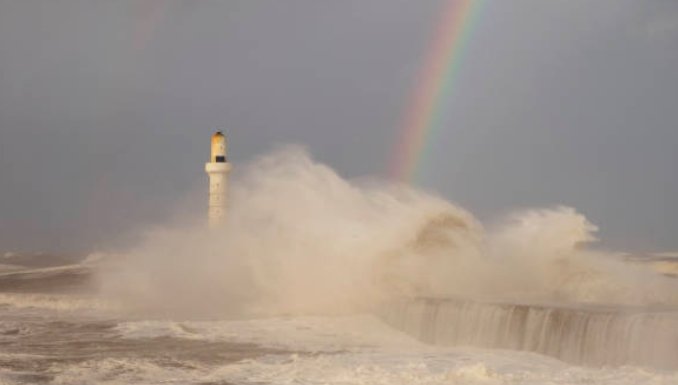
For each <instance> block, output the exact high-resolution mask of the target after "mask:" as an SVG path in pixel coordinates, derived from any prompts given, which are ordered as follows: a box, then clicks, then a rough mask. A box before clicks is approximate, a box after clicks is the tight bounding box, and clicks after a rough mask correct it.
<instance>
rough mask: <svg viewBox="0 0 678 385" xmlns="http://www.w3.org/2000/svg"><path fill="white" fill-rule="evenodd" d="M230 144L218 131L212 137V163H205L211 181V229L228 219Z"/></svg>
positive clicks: (209, 213)
mask: <svg viewBox="0 0 678 385" xmlns="http://www.w3.org/2000/svg"><path fill="white" fill-rule="evenodd" d="M227 151H228V142H227V140H226V136H225V135H224V134H223V133H222V132H221V131H217V132H215V133H214V135H212V146H211V154H210V161H209V162H207V163H205V172H207V175H208V176H209V179H210V190H209V209H208V213H207V217H208V222H209V226H210V227H217V226H219V225H220V224H222V223H223V221H224V218H225V217H226V192H227V191H228V173H229V172H230V171H231V164H230V163H228V157H227Z"/></svg>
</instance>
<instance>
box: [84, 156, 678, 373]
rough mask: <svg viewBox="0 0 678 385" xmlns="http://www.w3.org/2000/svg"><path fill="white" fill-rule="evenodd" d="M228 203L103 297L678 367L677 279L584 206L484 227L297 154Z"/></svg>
mask: <svg viewBox="0 0 678 385" xmlns="http://www.w3.org/2000/svg"><path fill="white" fill-rule="evenodd" d="M229 199H230V200H229V209H228V213H227V220H226V223H225V224H224V226H223V227H221V228H217V229H207V228H206V226H205V224H204V221H203V220H202V218H201V217H196V218H193V219H189V220H187V219H186V218H183V219H182V221H181V223H177V224H175V225H174V226H167V227H163V228H158V229H154V230H150V231H148V232H147V233H146V234H144V236H143V239H144V240H143V241H142V242H141V243H140V244H139V245H138V246H137V247H136V248H134V249H132V250H131V251H129V252H125V253H121V254H120V255H117V256H115V257H110V258H106V260H105V261H103V262H102V263H101V264H100V265H99V268H98V269H97V279H98V282H99V283H100V286H101V289H102V293H103V294H104V295H105V296H106V297H107V298H110V299H112V300H114V301H117V302H119V303H121V304H122V305H123V306H124V307H125V308H127V309H129V310H130V311H132V312H135V313H139V312H149V313H153V312H158V313H159V314H163V315H167V314H170V315H173V316H177V317H183V318H190V317H205V316H206V317H224V316H238V317H242V316H262V315H280V314H291V315H303V314H347V313H365V312H372V313H375V314H378V315H380V316H381V317H383V318H384V319H385V320H386V321H387V322H388V323H389V324H391V325H393V326H395V327H396V328H399V329H402V330H404V331H406V332H408V333H410V334H412V335H414V336H416V337H418V338H421V339H423V340H425V341H428V342H432V343H439V344H448V345H470V346H480V347H490V348H507V349H517V350H529V351H534V352H538V353H543V354H547V355H551V356H555V357H559V358H562V359H565V360H568V361H571V362H576V363H591V364H626V363H639V364H658V365H661V366H667V363H672V362H675V361H676V360H678V352H677V350H676V345H677V344H678V340H677V338H678V336H676V335H675V333H673V332H671V331H670V330H671V329H673V330H676V329H677V328H676V321H675V319H676V315H675V313H672V312H671V309H677V308H678V281H676V280H675V279H672V278H669V277H666V276H663V275H661V274H658V273H656V272H654V271H652V270H651V269H650V268H648V267H645V266H643V265H639V264H630V263H628V262H626V260H625V259H624V258H622V254H620V253H612V252H606V251H601V250H597V249H595V248H593V247H592V244H593V242H594V241H595V236H594V235H595V232H596V230H597V228H596V227H595V226H594V225H593V224H592V223H590V222H589V221H588V220H587V219H586V217H585V216H583V215H582V214H580V213H579V212H577V211H576V210H575V209H573V208H570V207H564V206H555V207H552V208H546V209H544V208H538V209H526V210H520V211H518V212H515V213H513V214H511V215H508V216H507V217H506V218H504V219H499V220H496V221H493V222H491V223H489V224H481V223H480V221H478V220H477V219H475V218H474V217H473V215H472V214H470V213H469V212H468V211H466V210H464V209H462V208H460V207H458V206H457V205H455V204H453V203H450V202H448V201H447V200H445V199H443V198H441V197H439V196H436V195H434V194H430V193H427V192H423V191H419V190H417V189H414V188H412V187H410V186H405V185H399V184H394V183H387V182H379V181H368V182H366V181H362V182H358V183H357V182H351V181H347V180H345V179H343V178H341V177H340V176H339V175H338V174H337V173H336V172H335V171H333V170H332V169H331V168H329V167H327V166H325V165H323V164H320V163H318V162H315V161H314V160H312V159H311V158H310V157H309V156H308V154H307V153H306V152H305V151H303V150H300V149H298V148H292V149H285V150H281V151H277V152H274V153H272V154H269V155H266V156H264V157H261V158H260V159H258V160H256V161H254V162H253V163H252V164H250V165H248V166H245V167H241V168H240V169H238V174H237V175H236V178H235V180H234V183H233V186H232V189H231V191H230V198H229ZM433 298H436V299H435V300H433ZM648 308H652V309H657V308H661V309H668V310H666V312H664V313H662V312H658V311H655V310H652V311H649V310H647V311H646V310H643V309H648ZM629 309H632V311H631V310H629ZM669 366H670V365H669Z"/></svg>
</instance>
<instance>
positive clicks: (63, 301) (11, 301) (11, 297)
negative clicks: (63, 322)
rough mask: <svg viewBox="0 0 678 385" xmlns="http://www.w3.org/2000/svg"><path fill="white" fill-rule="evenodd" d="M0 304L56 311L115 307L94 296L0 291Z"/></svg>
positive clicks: (109, 308) (17, 307)
mask: <svg viewBox="0 0 678 385" xmlns="http://www.w3.org/2000/svg"><path fill="white" fill-rule="evenodd" d="M0 306H9V307H13V308H16V309H46V310H57V311H75V310H111V309H114V308H115V304H113V303H112V302H107V301H104V300H102V299H100V298H95V297H87V296H75V295H66V294H64V295H59V294H32V293H31V294H27V293H11V294H10V293H0Z"/></svg>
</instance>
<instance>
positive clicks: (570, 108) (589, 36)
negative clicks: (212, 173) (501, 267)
mask: <svg viewBox="0 0 678 385" xmlns="http://www.w3.org/2000/svg"><path fill="white" fill-rule="evenodd" d="M440 7H441V3H440V2H438V1H423V0H418V1H411V0H344V1H318V0H286V1H279V0H268V1H263V0H241V1H221V0H219V1H217V0H214V1H208V0H204V1H161V0H154V1H153V0H143V1H142V0H133V1H132V0H128V1H124V0H121V1H109V0H94V1H93V0H61V1H49V0H43V1H40V0H30V1H24V0H0V184H1V186H2V189H1V190H0V250H57V251H59V250H89V249H93V248H99V247H110V246H112V245H114V244H115V243H116V242H118V241H119V239H120V238H121V237H124V235H125V234H129V233H131V232H134V229H137V228H139V227H143V226H146V225H148V224H154V223H155V224H157V223H162V222H163V221H165V220H167V218H168V217H169V216H170V215H171V213H172V211H173V210H174V207H175V206H176V205H177V203H176V202H178V201H182V200H183V199H185V197H186V196H189V195H191V192H193V191H195V190H196V189H197V190H200V189H203V190H204V189H205V186H206V176H205V175H204V173H203V169H202V168H203V163H204V162H205V161H206V157H207V150H208V140H209V135H210V133H211V131H213V130H214V129H216V128H219V129H224V130H225V131H226V132H227V133H228V134H229V136H230V139H231V143H232V148H231V159H232V161H233V162H234V163H235V164H236V165H237V164H242V163H243V162H247V161H248V160H250V159H252V158H253V157H255V156H257V155H259V154H262V153H265V152H266V151H269V150H270V149H271V148H272V147H274V146H275V145H276V144H279V143H300V144H303V145H305V146H307V147H308V148H309V150H310V152H311V153H312V154H313V155H314V156H315V157H316V158H317V159H319V160H320V161H322V162H325V163H327V164H329V165H330V166H332V167H333V168H335V169H336V170H337V171H338V172H339V173H341V174H342V175H344V176H346V177H348V178H357V177H364V176H376V177H385V176H386V174H387V169H388V161H389V158H390V156H391V151H392V147H393V145H394V141H395V138H396V136H397V133H398V130H399V121H400V119H401V117H402V115H403V110H404V108H405V106H406V105H407V103H408V95H409V92H410V89H411V87H412V84H413V81H414V77H415V75H416V74H417V71H418V68H419V66H420V64H421V61H422V56H423V54H424V52H425V50H426V48H427V44H428V41H429V39H430V36H431V33H432V29H433V28H434V24H435V20H436V13H437V12H438V10H439V9H440ZM461 71H462V73H461V76H460V81H459V83H458V84H457V86H456V89H455V93H454V95H453V96H452V97H451V98H450V99H449V100H448V101H447V104H446V106H445V119H444V122H443V127H442V129H441V130H440V133H439V134H438V137H436V140H435V141H434V143H433V145H432V146H431V148H430V149H429V151H428V156H427V158H426V159H425V161H424V162H425V163H424V167H423V168H422V173H421V174H420V176H419V179H418V183H420V184H421V185H422V186H423V187H424V188H426V189H430V190H432V191H435V192H437V193H439V194H441V195H444V196H445V197H448V198H449V199H451V200H454V201H456V202H459V203H460V204H462V205H463V206H465V207H466V208H468V209H470V210H471V211H473V212H474V213H476V214H477V215H479V216H480V217H481V218H483V219H492V218H495V217H498V216H500V215H501V214H502V213H505V212H507V211H509V210H511V209H513V208H516V207H532V206H553V205H558V204H566V205H571V206H574V207H577V208H578V209H579V210H580V211H582V212H583V213H584V214H586V215H587V216H588V217H589V218H590V219H591V221H593V222H594V223H596V224H598V225H599V226H600V227H601V230H602V231H601V234H600V236H601V238H602V241H603V245H604V246H606V247H610V248H617V249H627V248H628V249H632V250H664V249H678V198H677V197H678V172H677V171H676V167H677V166H678V155H677V151H676V148H677V146H678V2H676V1H673V0H646V1H637V0H595V1H594V0H586V1H584V0H550V1H544V0H502V1H499V0H494V1H493V0H489V1H487V5H486V6H485V8H484V9H483V11H482V14H481V17H480V19H479V22H478V25H477V26H476V27H475V30H474V33H473V38H472V40H471V42H470V43H469V47H468V50H467V54H466V58H465V60H464V63H463V68H462V70H461Z"/></svg>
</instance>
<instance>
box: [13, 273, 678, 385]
mask: <svg viewBox="0 0 678 385" xmlns="http://www.w3.org/2000/svg"><path fill="white" fill-rule="evenodd" d="M78 269H81V267H78ZM71 273H72V271H69V269H62V270H60V271H59V272H56V273H54V272H52V273H51V280H50V291H51V292H44V291H46V290H42V291H43V292H39V290H32V291H25V292H14V293H8V292H5V293H2V294H0V384H342V385H343V384H345V385H349V384H361V385H362V384H389V385H390V384H393V385H396V384H407V385H412V384H485V385H487V384H535V385H536V384H657V385H659V384H667V385H668V384H678V371H676V370H675V368H674V369H671V368H661V367H652V366H648V365H628V364H619V363H617V364H615V365H598V364H587V363H586V362H584V363H579V364H573V363H570V362H566V361H562V360H559V359H557V358H554V357H549V356H546V355H543V354H537V353H533V352H528V351H518V350H508V349H496V348H495V349H489V348H479V347H474V346H472V345H473V344H474V342H475V345H481V346H482V344H480V343H477V342H478V341H473V340H472V339H469V340H468V341H466V342H467V344H466V345H469V346H464V345H465V344H460V345H458V346H436V345H435V344H431V343H425V342H422V340H425V339H426V338H421V337H422V336H416V335H414V334H413V333H405V332H403V331H401V330H399V329H403V328H396V327H392V326H390V325H389V324H388V323H387V322H385V321H388V320H389V319H386V318H388V317H384V316H383V315H379V314H376V313H362V314H360V313H356V314H342V315H303V316H302V315H288V316H280V315H278V316H266V317H257V318H251V317H238V318H220V319H199V320H196V319H177V318H176V317H163V316H158V315H156V316H154V317H138V316H135V317H132V316H129V315H127V316H123V315H122V314H123V313H121V312H120V311H119V310H120V309H118V308H117V307H116V306H117V305H114V304H113V303H111V302H107V301H104V300H102V299H101V298H99V297H98V296H94V295H89V294H83V293H77V294H76V293H68V292H64V291H63V290H56V291H55V290H52V288H53V286H54V283H55V282H58V281H59V278H58V277H60V276H63V277H65V278H64V280H71V277H72V274H71ZM22 275H23V276H24V278H23V279H24V283H25V286H24V287H25V288H26V287H29V286H30V283H31V282H33V285H34V286H36V287H38V288H40V287H41V286H42V285H41V281H40V280H41V279H44V276H43V275H44V274H42V273H41V274H35V273H34V272H31V271H28V272H23V273H21V272H20V273H16V272H15V273H13V274H12V277H13V278H14V279H16V277H17V276H22ZM2 278H3V277H2V276H1V275H0V280H2ZM401 306H402V305H401ZM419 307H421V306H419ZM400 310H401V311H402V310H403V309H402V308H401V309H400ZM390 321H393V316H391V318H390ZM451 326H453V325H451ZM419 327H420V329H421V325H419ZM435 327H436V328H437V329H438V330H441V328H443V327H444V325H441V324H438V325H436V326H435ZM422 330H423V329H422ZM429 334H430V333H429ZM416 337H419V338H416ZM428 338H429V339H430V338H431V336H430V335H429V337H428ZM488 338H489V337H488ZM674 338H675V334H674ZM677 341H678V340H675V339H674V340H673V343H674V344H675V343H676V342H677ZM428 342H431V341H428ZM452 342H454V341H452ZM452 345H457V344H452Z"/></svg>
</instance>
